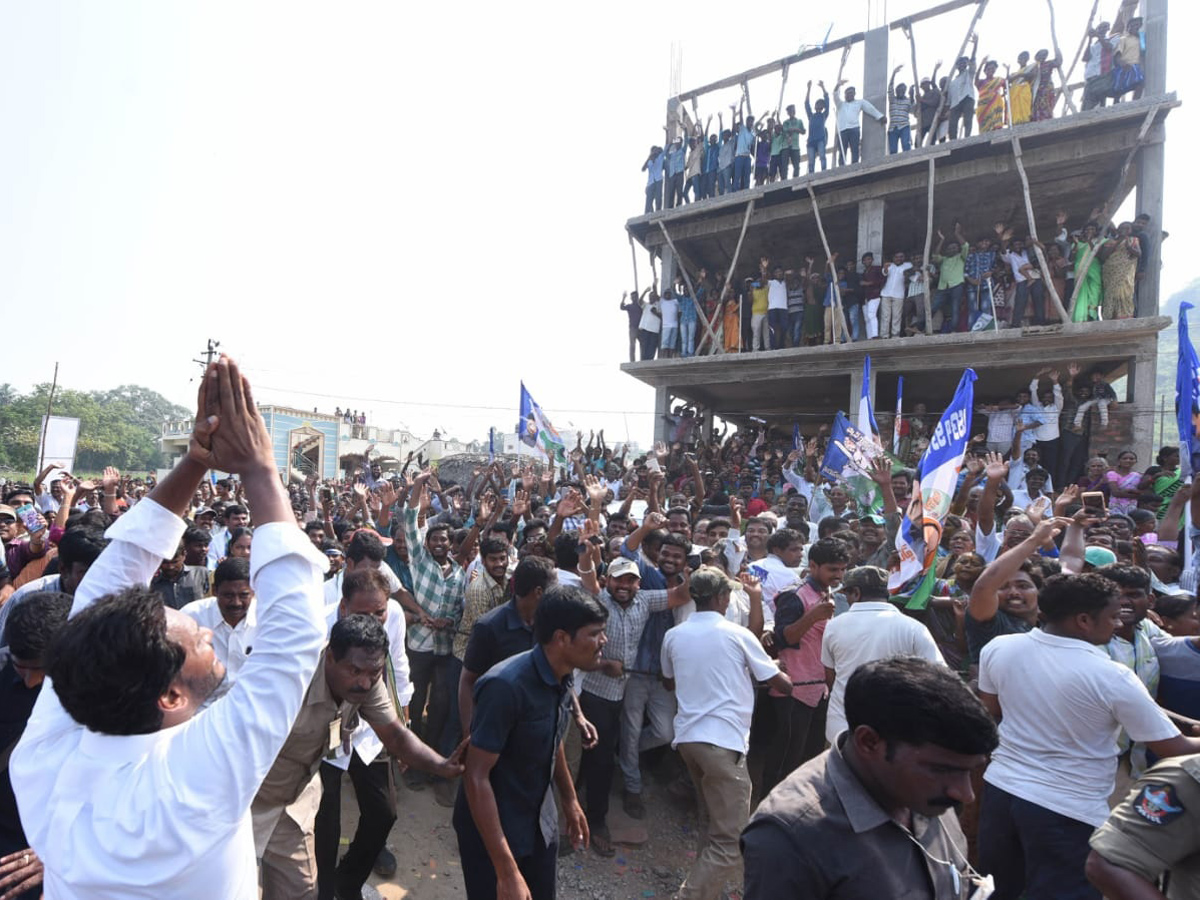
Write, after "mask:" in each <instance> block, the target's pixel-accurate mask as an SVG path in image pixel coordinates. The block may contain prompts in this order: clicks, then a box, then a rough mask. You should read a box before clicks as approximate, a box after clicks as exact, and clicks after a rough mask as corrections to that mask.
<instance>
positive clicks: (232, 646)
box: [179, 556, 258, 681]
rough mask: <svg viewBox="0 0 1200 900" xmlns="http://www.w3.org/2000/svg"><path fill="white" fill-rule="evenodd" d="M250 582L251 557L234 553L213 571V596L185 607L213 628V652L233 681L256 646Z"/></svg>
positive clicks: (200, 624) (206, 625)
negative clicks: (247, 557) (234, 554)
mask: <svg viewBox="0 0 1200 900" xmlns="http://www.w3.org/2000/svg"><path fill="white" fill-rule="evenodd" d="M254 605H255V604H254V588H253V587H251V585H250V560H248V559H245V558H243V557H240V556H231V557H230V558H229V559H227V560H224V561H223V562H222V563H221V564H220V565H218V566H217V570H216V571H215V572H213V596H212V597H204V598H203V599H200V600H193V601H192V602H191V603H188V604H187V605H186V606H184V607H183V608H182V609H181V610H179V611H180V612H181V613H183V614H184V615H185V616H191V617H192V618H193V619H195V621H196V624H197V625H199V626H200V627H201V628H207V629H209V630H210V631H212V644H213V652H214V653H215V654H216V655H217V659H219V660H220V661H221V662H222V663H224V664H225V671H226V674H227V677H228V678H229V680H230V681H232V680H234V679H236V678H237V675H238V672H240V671H241V669H242V665H243V664H244V663H245V662H246V658H247V657H248V656H249V655H250V651H251V650H252V649H253V647H254V634H255V632H256V631H257V618H258V617H257V614H256V612H255V609H254Z"/></svg>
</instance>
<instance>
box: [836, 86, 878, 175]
mask: <svg viewBox="0 0 1200 900" xmlns="http://www.w3.org/2000/svg"><path fill="white" fill-rule="evenodd" d="M845 83H846V79H844V78H843V79H842V80H841V81H839V82H838V83H837V84H835V85H834V86H833V102H834V105H835V106H836V107H837V128H838V135H839V136H840V138H841V147H840V148H839V150H838V163H839V165H847V164H848V163H856V162H858V150H859V145H860V143H861V141H862V124H861V123H862V114H863V113H864V112H865V113H866V114H867V115H868V116H870V117H871V118H872V119H874V120H875V121H876V122H883V121H884V119H885V118H886V117H885V116H884V114H883V113H881V112H880V111H879V110H878V109H876V108H875V104H873V103H872V102H871V101H870V100H859V99H856V94H855V90H854V88H852V87H848V88H846V96H845V99H842V94H841V90H842V85H843V84H845Z"/></svg>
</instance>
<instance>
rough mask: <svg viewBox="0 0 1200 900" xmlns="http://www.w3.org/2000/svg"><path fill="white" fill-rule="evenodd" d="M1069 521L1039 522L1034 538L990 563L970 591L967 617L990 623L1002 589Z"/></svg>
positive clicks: (998, 606) (1032, 536)
mask: <svg viewBox="0 0 1200 900" xmlns="http://www.w3.org/2000/svg"><path fill="white" fill-rule="evenodd" d="M1068 522H1069V520H1067V519H1058V518H1054V517H1052V516H1051V517H1047V518H1045V519H1042V521H1040V522H1038V524H1037V527H1036V528H1034V529H1033V534H1031V535H1030V536H1029V537H1027V538H1026V539H1025V540H1023V541H1021V543H1019V544H1017V546H1015V547H1013V548H1012V549H1011V550H1005V551H1004V552H1003V553H1001V554H1000V555H999V556H997V557H996V559H995V561H994V562H992V563H990V564H989V565H988V566H987V567H986V568H985V569H984V570H983V573H982V574H981V575H980V576H979V580H978V581H976V582H975V586H974V587H973V588H971V599H970V600H969V601H968V603H967V615H969V616H970V617H971V618H972V619H974V620H975V621H976V622H990V621H991V620H992V619H994V618H995V617H996V611H997V610H998V609H999V608H1000V587H1001V586H1002V585H1003V584H1004V583H1005V582H1007V581H1008V580H1009V579H1011V578H1012V577H1013V576H1014V575H1016V574H1017V572H1019V571H1020V570H1021V564H1022V563H1024V562H1025V560H1027V559H1029V557H1031V556H1032V555H1033V554H1034V553H1036V552H1037V551H1038V549H1039V548H1040V547H1041V546H1042V545H1043V544H1045V543H1046V542H1047V541H1049V540H1053V538H1054V537H1055V536H1056V535H1057V534H1058V533H1059V532H1061V531H1062V530H1063V529H1064V528H1065V527H1066V526H1067V524H1068Z"/></svg>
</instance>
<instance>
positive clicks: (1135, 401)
mask: <svg viewBox="0 0 1200 900" xmlns="http://www.w3.org/2000/svg"><path fill="white" fill-rule="evenodd" d="M1157 368H1158V344H1157V343H1156V342H1150V343H1148V345H1147V346H1146V347H1145V349H1143V350H1141V351H1140V352H1139V353H1138V354H1137V356H1135V357H1134V358H1133V359H1132V360H1130V363H1129V400H1130V404H1131V405H1132V407H1133V416H1132V422H1131V425H1130V428H1131V432H1132V433H1131V435H1130V447H1131V449H1132V450H1133V452H1134V453H1136V454H1137V455H1138V460H1152V459H1154V451H1155V443H1154V439H1155V432H1154V414H1155V412H1156V411H1157V409H1158V397H1157V396H1156V391H1155V373H1156V370H1157ZM1172 408H1173V407H1172ZM1171 442H1172V441H1168V443H1171Z"/></svg>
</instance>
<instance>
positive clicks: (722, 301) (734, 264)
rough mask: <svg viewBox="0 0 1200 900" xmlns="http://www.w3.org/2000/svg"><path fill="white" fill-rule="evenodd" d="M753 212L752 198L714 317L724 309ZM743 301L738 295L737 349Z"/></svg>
mask: <svg viewBox="0 0 1200 900" xmlns="http://www.w3.org/2000/svg"><path fill="white" fill-rule="evenodd" d="M753 212H754V198H753V197H751V198H750V202H749V203H747V204H746V217H745V218H744V219H742V231H741V233H740V234H739V235H738V241H737V246H736V247H734V248H733V259H732V260H731V261H730V263H729V271H728V272H726V273H725V287H723V288H722V289H721V299H720V301H719V302H718V303H717V312H716V315H718V316H719V315H721V314H722V311H723V310H724V309H725V295H726V293H728V291H729V285H730V284H732V283H733V279H734V277H735V273H736V272H737V264H738V258H739V257H740V256H741V255H742V241H744V240H745V239H746V228H747V226H749V224H750V214H751V213H753ZM744 302H745V301H744V300H743V299H742V298H741V295H740V294H739V295H738V349H739V350H740V349H741V346H742V339H743V338H744V337H745V335H743V334H742V304H743V303H744ZM722 351H723V348H721V349H718V348H716V347H714V348H713V352H714V353H720V352H722Z"/></svg>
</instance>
